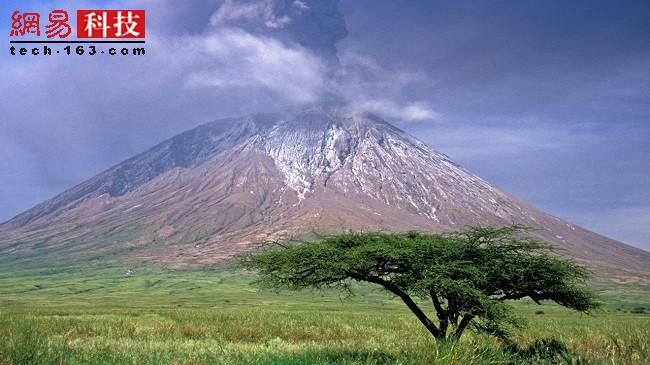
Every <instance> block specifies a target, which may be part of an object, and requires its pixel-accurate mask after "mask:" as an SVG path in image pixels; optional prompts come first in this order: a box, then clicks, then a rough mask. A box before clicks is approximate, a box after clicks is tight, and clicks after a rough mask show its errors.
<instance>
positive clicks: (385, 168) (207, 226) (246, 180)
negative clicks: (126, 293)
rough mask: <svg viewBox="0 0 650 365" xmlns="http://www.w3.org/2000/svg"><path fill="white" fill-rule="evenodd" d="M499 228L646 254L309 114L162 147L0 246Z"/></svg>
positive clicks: (244, 123)
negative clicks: (528, 229)
mask: <svg viewBox="0 0 650 365" xmlns="http://www.w3.org/2000/svg"><path fill="white" fill-rule="evenodd" d="M513 223H518V224H524V225H527V226H530V227H532V228H534V229H535V230H534V231H533V234H535V235H537V236H539V237H540V238H542V239H544V240H546V241H548V242H550V243H552V244H554V245H555V246H556V247H558V248H559V249H560V250H561V251H560V252H561V253H562V254H565V255H567V256H570V257H574V258H575V259H577V260H579V261H581V262H583V263H586V264H588V265H590V266H591V267H593V268H596V269H597V270H599V271H600V272H604V273H608V272H609V273H612V274H614V275H618V276H633V277H639V278H647V277H648V272H649V271H650V254H649V253H647V252H645V251H642V250H639V249H635V248H633V247H630V246H627V245H624V244H621V243H619V242H616V241H614V240H611V239H608V238H606V237H603V236H600V235H597V234H595V233H593V232H589V231H587V230H584V229H582V228H580V227H577V226H574V225H572V224H570V223H567V222H564V221H562V220H560V219H558V218H555V217H552V216H550V215H548V214H546V213H544V212H542V211H540V210H538V209H536V208H534V207H532V206H530V205H528V204H525V203H523V202H521V201H519V200H518V199H516V198H515V197H513V196H511V195H509V194H507V193H504V192H502V191H500V190H498V189H496V188H494V187H492V186H491V185H490V184H488V183H487V182H485V181H484V180H482V179H481V178H479V177H477V176H475V175H473V174H471V173H469V172H468V171H466V170H465V169H463V168H462V167H460V166H459V165H457V164H455V163H454V162H453V161H451V160H450V159H449V158H448V157H447V156H445V155H444V154H441V153H439V152H437V151H435V150H433V149H432V148H430V147H429V146H427V145H426V144H424V143H422V142H421V141H419V140H417V139H415V138H414V137H412V136H410V135H408V134H406V133H405V132H403V131H401V130H399V129H397V128H395V127H393V126H391V125H390V124H388V123H386V122H383V121H381V120H378V119H376V118H373V117H370V116H358V115H355V116H352V115H347V114H345V113H343V112H336V111H326V110H321V109H311V110H308V111H305V112H302V113H298V114H295V115H291V116H285V117H281V116H270V115H269V116H254V117H248V118H241V119H228V120H222V121H218V122H213V123H209V124H205V125H202V126H199V127H197V128H195V129H193V130H191V131H187V132H185V133H182V134H180V135H178V136H176V137H173V138H171V139H169V140H167V141H164V142H162V143H161V144H159V145H157V146H155V147H153V148H152V149H150V150H148V151H146V152H144V153H142V154H140V155H137V156H135V157H133V158H131V159H129V160H127V161H125V162H123V163H121V164H119V165H117V166H115V167H113V168H111V169H109V170H107V171H105V172H103V173H101V174H99V175H97V176H96V177H94V178H92V179H90V180H88V181H86V182H84V183H82V184H80V185H78V186H75V187H73V188H71V189H69V190H67V191H65V192H63V193H62V194H60V195H58V196H56V197H54V198H52V199H50V200H48V201H46V202H44V203H42V204H39V205H37V206H36V207H34V208H32V209H30V210H28V211H26V212H24V213H22V214H20V215H18V216H16V217H15V218H13V219H12V220H10V221H8V222H6V223H4V224H2V225H0V253H1V254H2V255H1V256H2V257H4V258H6V259H11V260H20V259H30V260H39V259H72V260H81V259H84V260H85V259H89V258H93V257H98V256H107V255H108V256H111V257H114V258H116V259H126V258H135V259H138V260H155V261H159V262H164V263H167V264H170V265H180V266H184V265H207V264H211V263H214V262H219V261H222V260H224V259H227V258H229V257H231V256H232V254H234V253H236V252H239V251H242V250H245V249H247V248H249V247H250V246H251V244H254V243H256V242H259V241H262V240H266V239H278V238H283V237H291V236H300V235H303V234H309V233H310V232H335V231H341V230H346V229H356V230H358V229H363V230H376V229H388V230H396V231H404V230H411V229H416V230H424V231H448V230H454V229H459V228H462V227H464V226H467V225H476V224H481V225H508V224H513ZM0 260H1V259H0Z"/></svg>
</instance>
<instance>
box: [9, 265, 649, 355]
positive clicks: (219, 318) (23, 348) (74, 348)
mask: <svg viewBox="0 0 650 365" xmlns="http://www.w3.org/2000/svg"><path fill="white" fill-rule="evenodd" d="M127 269H128V268H127V267H124V266H110V265H89V266H74V267H65V268H61V267H52V268H47V269H43V268H24V267H23V268H16V267H15V266H9V265H4V266H0V364H3V365H4V364H463V365H467V364H511V363H522V364H527V363H551V362H552V361H551V360H548V359H541V358H537V359H536V358H530V357H528V358H524V357H522V356H521V355H516V354H515V353H513V352H512V351H507V350H506V349H505V348H504V346H502V345H501V344H500V343H499V341H498V340H496V339H494V338H490V337H487V336H485V335H479V334H475V333H468V334H467V336H466V337H463V339H462V340H461V342H459V343H457V344H455V345H454V344H437V343H435V341H433V340H432V338H430V336H429V335H428V334H427V332H426V330H424V329H423V328H421V326H420V324H419V323H418V322H417V320H416V319H415V318H414V317H413V316H412V315H411V314H410V313H409V312H408V311H407V309H406V308H405V307H404V306H403V305H402V304H401V302H399V300H397V299H395V298H393V297H391V296H390V295H388V294H386V293H384V292H382V291H381V290H379V289H375V288H374V287H371V286H362V285H359V286H356V287H355V288H354V295H353V296H343V295H341V294H340V293H336V292H311V291H306V292H281V293H275V292H269V291H259V290H257V289H256V288H255V287H253V286H251V285H250V284H249V283H250V282H251V281H252V280H253V279H254V276H253V275H251V274H247V273H242V272H239V271H237V270H234V269H233V268H228V267H222V268H218V269H213V270H200V271H199V270H196V271H168V270H164V269H161V268H157V267H135V268H134V269H135V274H134V275H133V276H130V277H129V276H126V275H125V273H126V271H127ZM597 288H598V291H599V292H601V295H602V298H603V300H604V301H605V303H606V304H605V306H604V307H603V309H602V310H600V311H599V312H597V313H594V314H593V315H591V316H588V315H580V314H576V313H573V312H570V311H568V310H565V309H562V308H560V307H557V306H553V305H544V306H541V307H540V306H538V305H536V304H534V303H531V302H519V303H516V304H515V305H514V306H515V309H516V311H517V312H518V313H519V314H520V315H521V316H522V317H523V318H525V319H526V321H527V323H528V325H527V328H525V329H522V330H518V331H517V332H516V333H515V334H514V340H515V342H516V343H517V344H518V345H519V346H520V347H525V346H528V345H529V344H531V343H532V342H533V341H534V340H535V339H538V338H547V337H554V338H556V339H558V340H561V341H562V342H564V343H565V344H566V345H567V346H568V347H569V351H570V353H569V354H568V355H565V356H563V357H557V358H556V360H557V361H558V362H559V363H573V364H647V363H650V346H649V345H648V342H649V341H648V339H649V338H650V314H647V313H648V312H650V311H649V310H648V308H650V301H649V300H648V297H649V296H648V293H649V292H648V288H644V287H630V286H627V287H618V286H616V285H613V284H611V283H610V284H607V283H600V284H598V287H597Z"/></svg>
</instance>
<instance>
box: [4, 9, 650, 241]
mask: <svg viewBox="0 0 650 365" xmlns="http://www.w3.org/2000/svg"><path fill="white" fill-rule="evenodd" d="M93 8H96V9H111V8H113V9H146V11H147V37H146V41H147V43H146V52H147V54H146V55H145V56H142V57H135V56H131V57H109V56H103V57H99V56H94V57H91V56H74V55H71V56H64V55H58V56H56V55H55V56H50V57H33V56H25V57H20V56H11V55H9V40H10V39H9V29H10V17H11V13H12V12H13V11H14V10H20V11H31V10H36V11H40V12H41V13H42V14H47V13H48V12H49V11H50V10H53V9H66V10H68V11H69V12H70V13H74V11H75V10H76V9H93ZM42 16H43V17H46V15H42ZM0 18H1V19H4V20H3V21H1V22H0V32H2V34H5V42H6V43H5V48H6V49H5V51H3V52H0V70H1V71H0V77H1V78H2V79H1V81H2V82H1V83H0V100H1V102H0V108H1V109H0V113H1V114H0V115H2V117H0V156H1V158H0V221H4V220H8V219H10V218H11V217H13V216H14V215H16V214H18V213H20V212H21V211H24V210H25V209H28V208H30V207H31V206H33V205H35V204H37V203H39V202H41V201H43V200H45V199H47V198H50V197H52V196H54V195H55V194H57V193H59V192H61V191H63V190H65V189H67V188H69V187H71V186H74V185H75V184H77V183H79V182H81V181H83V180H85V179H87V178H89V177H92V176H93V175H95V174H97V173H98V172H100V171H102V170H104V169H106V168H108V167H110V166H112V165H114V164H116V163H119V162H120V161H122V160H124V159H126V158H128V157H130V156H132V155H134V154H136V153H138V152H141V151H144V150H146V149H147V148H149V147H151V146H152V145H154V144H156V143H157V142H160V141H162V140H164V139H165V138H168V137H171V136H173V135H175V134H178V133H180V132H182V131H184V130H187V129H190V128H192V127H195V126H196V125H198V124H201V123H205V122H208V121H211V120H215V119H219V118H223V117H227V116H237V115H246V114H252V113H258V112H274V111H282V110H289V109H300V108H303V107H308V106H311V105H318V104H323V103H338V104H345V105H346V106H348V107H352V108H354V109H358V110H360V111H370V112H373V113H376V114H379V115H381V116H382V117H383V118H385V119H386V120H388V121H389V122H391V123H393V124H395V125H397V126H399V127H400V128H402V129H404V130H406V131H408V132H410V133H411V134H413V135H415V136H416V137H418V138H420V139H422V140H423V141H425V142H427V143H428V144H430V145H431V146H433V147H434V148H436V149H438V150H440V151H442V152H444V153H446V154H447V155H449V156H450V157H451V158H452V159H454V160H455V161H457V162H459V163H460V164H461V165H463V166H465V167H466V168H467V169H469V170H470V171H472V172H474V173H476V174H478V175H479V176H481V177H483V178H485V179H486V180H488V181H489V182H491V183H492V184H494V185H495V186H497V187H499V188H501V189H503V190H505V191H508V192H510V193H513V194H514V195H516V196H518V197H520V198H521V199H523V200H525V201H528V202H530V203H532V204H534V205H536V206H538V207H540V208H542V209H543V210H545V211H547V212H549V213H551V214H553V215H555V216H558V217H560V218H563V219H566V220H569V221H571V222H573V223H576V224H579V225H581V226H583V227H586V228H588V229H591V230H594V231H596V232H598V233H601V234H604V235H607V236H609V237H612V238H615V239H618V240H620V241H623V242H625V243H628V244H631V245H634V246H637V247H641V248H644V249H646V250H650V143H649V142H650V37H649V36H648V34H650V2H648V1H624V2H620V1H598V2H595V1H579V0H576V1H571V2H565V1H490V2H469V1H399V2H398V1H379V0H341V1H340V2H336V1H315V0H311V1H310V0H302V1H301V0H298V1H295V0H248V1H236V0H225V1H224V0H221V1H217V0H187V1H183V2H179V1H172V0H120V1H93V0H89V1H3V2H2V3H1V4H0Z"/></svg>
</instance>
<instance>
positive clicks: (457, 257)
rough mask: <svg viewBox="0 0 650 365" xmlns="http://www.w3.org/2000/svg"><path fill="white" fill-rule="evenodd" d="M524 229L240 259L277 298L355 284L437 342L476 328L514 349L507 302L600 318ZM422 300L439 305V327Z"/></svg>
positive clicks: (343, 241)
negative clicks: (384, 297) (396, 305)
mask: <svg viewBox="0 0 650 365" xmlns="http://www.w3.org/2000/svg"><path fill="white" fill-rule="evenodd" d="M525 231H526V229H525V228H524V227H519V226H510V227H501V228H493V227H473V228H468V229H465V230H463V231H460V232H456V233H443V234H425V233H419V232H408V233H384V232H370V233H354V232H350V233H344V234H337V235H327V236H322V237H320V238H319V239H318V240H317V241H316V242H309V243H302V244H285V243H278V244H277V245H274V247H272V248H271V249H266V250H258V251H256V252H252V253H246V254H243V255H241V256H240V259H239V262H240V265H241V266H242V267H243V268H245V269H249V270H255V271H257V272H258V273H259V275H260V278H259V279H258V280H257V283H258V284H260V285H261V286H262V287H265V288H271V289H282V288H287V289H292V290H300V289H305V288H315V289H322V288H334V289H341V290H344V291H349V290H350V283H351V282H353V281H357V282H366V283H371V284H376V285H379V286H381V287H382V288H384V289H385V290H386V291H388V292H389V293H391V294H393V295H395V296H397V297H398V298H400V300H402V301H403V302H404V304H405V305H406V306H407V307H408V309H409V310H410V311H411V312H412V313H413V314H414V315H415V317H416V318H417V319H418V320H419V321H420V323H422V325H423V326H424V327H425V328H426V329H427V331H428V332H429V333H430V334H431V335H432V336H433V337H435V338H436V339H438V340H443V341H445V340H451V341H457V340H459V339H460V337H461V336H462V334H463V332H464V331H465V330H466V329H468V328H471V329H473V330H476V331H480V332H483V333H488V334H491V335H494V336H496V337H499V338H501V339H504V340H507V339H508V337H509V335H510V333H511V331H512V329H513V328H515V327H517V326H518V325H519V321H518V320H517V318H516V317H514V316H513V315H512V308H511V307H510V306H509V305H508V304H507V303H506V302H507V301H513V300H520V299H523V298H530V299H531V300H533V301H534V302H536V303H538V304H541V303H542V302H544V301H552V302H555V303H556V304H559V305H561V306H564V307H567V308H570V309H574V310H577V311H580V312H588V311H590V310H593V309H596V308H597V307H598V303H597V301H596V300H595V297H594V295H593V294H592V293H591V292H590V291H589V290H587V289H586V288H585V286H584V285H585V281H586V279H587V278H588V273H587V271H586V269H584V268H583V267H581V266H579V265H576V264H574V263H573V262H571V261H569V260H566V259H561V258H559V257H557V256H553V255H552V254H551V248H550V246H548V245H543V244H541V243H540V242H538V241H536V240H534V239H532V238H528V237H526V236H524V233H525ZM415 298H419V299H421V300H422V301H423V302H427V301H428V302H429V303H431V305H432V307H433V308H432V312H435V314H436V316H437V318H438V320H437V322H434V320H432V319H431V318H430V317H429V315H427V310H426V309H425V308H424V307H422V306H421V305H418V304H417V303H416V301H415V300H414V299H415Z"/></svg>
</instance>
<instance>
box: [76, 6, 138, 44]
mask: <svg viewBox="0 0 650 365" xmlns="http://www.w3.org/2000/svg"><path fill="white" fill-rule="evenodd" d="M144 35H145V15H144V10H77V38H144Z"/></svg>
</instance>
